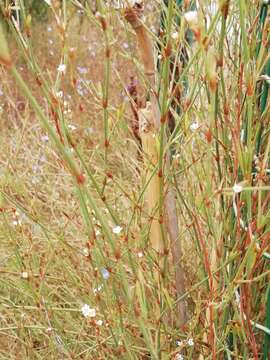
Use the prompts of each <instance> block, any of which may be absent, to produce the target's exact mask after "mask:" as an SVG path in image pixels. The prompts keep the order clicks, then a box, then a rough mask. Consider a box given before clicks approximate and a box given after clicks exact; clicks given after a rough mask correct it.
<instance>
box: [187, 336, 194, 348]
mask: <svg viewBox="0 0 270 360" xmlns="http://www.w3.org/2000/svg"><path fill="white" fill-rule="evenodd" d="M187 344H188V345H189V346H193V345H194V341H193V339H192V338H191V339H188V341H187Z"/></svg>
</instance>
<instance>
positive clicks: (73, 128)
mask: <svg viewBox="0 0 270 360" xmlns="http://www.w3.org/2000/svg"><path fill="white" fill-rule="evenodd" d="M68 128H69V129H70V130H71V131H74V130H76V126H74V125H71V124H69V125H68Z"/></svg>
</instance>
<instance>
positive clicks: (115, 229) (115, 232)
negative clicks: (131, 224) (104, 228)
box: [113, 225, 122, 234]
mask: <svg viewBox="0 0 270 360" xmlns="http://www.w3.org/2000/svg"><path fill="white" fill-rule="evenodd" d="M121 231H122V227H121V226H119V225H117V226H115V227H114V228H113V233H114V234H120V232H121Z"/></svg>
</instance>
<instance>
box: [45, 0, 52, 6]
mask: <svg viewBox="0 0 270 360" xmlns="http://www.w3.org/2000/svg"><path fill="white" fill-rule="evenodd" d="M44 1H45V3H47V5H49V6H52V1H51V0H44Z"/></svg>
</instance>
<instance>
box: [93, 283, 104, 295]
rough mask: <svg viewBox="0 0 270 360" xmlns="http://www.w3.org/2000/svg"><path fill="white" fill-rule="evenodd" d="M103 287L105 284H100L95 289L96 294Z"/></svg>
mask: <svg viewBox="0 0 270 360" xmlns="http://www.w3.org/2000/svg"><path fill="white" fill-rule="evenodd" d="M102 289H103V284H101V285H99V286H98V287H97V288H94V289H93V292H94V294H96V293H98V292H100V291H101V290H102Z"/></svg>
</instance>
